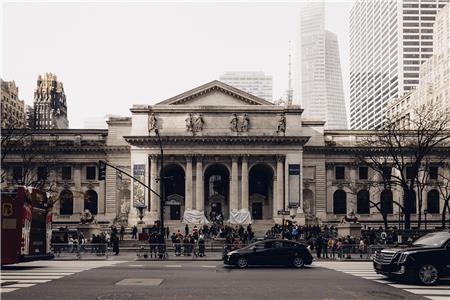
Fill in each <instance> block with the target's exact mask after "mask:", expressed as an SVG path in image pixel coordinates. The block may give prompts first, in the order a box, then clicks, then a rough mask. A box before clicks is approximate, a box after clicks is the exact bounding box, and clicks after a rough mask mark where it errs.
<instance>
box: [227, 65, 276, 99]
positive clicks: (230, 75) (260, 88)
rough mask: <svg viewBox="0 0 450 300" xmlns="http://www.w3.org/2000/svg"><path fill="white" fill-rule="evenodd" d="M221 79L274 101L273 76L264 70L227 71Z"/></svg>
mask: <svg viewBox="0 0 450 300" xmlns="http://www.w3.org/2000/svg"><path fill="white" fill-rule="evenodd" d="M220 81H222V82H223V83H226V84H228V85H231V86H234V87H235V88H238V89H240V90H243V91H244V92H247V93H249V94H252V95H254V96H257V97H259V98H262V99H264V100H267V101H272V76H271V75H266V74H264V72H226V73H225V74H223V75H222V76H220Z"/></svg>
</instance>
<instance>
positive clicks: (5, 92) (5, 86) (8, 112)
mask: <svg viewBox="0 0 450 300" xmlns="http://www.w3.org/2000/svg"><path fill="white" fill-rule="evenodd" d="M0 81H1V90H2V93H1V99H2V100H1V118H2V121H1V122H2V124H1V127H2V128H24V127H26V117H25V103H24V101H23V100H20V99H19V88H18V87H17V86H16V83H15V82H14V81H4V80H3V79H1V80H0Z"/></svg>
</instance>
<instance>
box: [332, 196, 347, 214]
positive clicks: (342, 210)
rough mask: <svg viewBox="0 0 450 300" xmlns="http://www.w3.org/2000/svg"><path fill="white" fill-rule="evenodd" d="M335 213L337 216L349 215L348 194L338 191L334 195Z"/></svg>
mask: <svg viewBox="0 0 450 300" xmlns="http://www.w3.org/2000/svg"><path fill="white" fill-rule="evenodd" d="M333 213H334V214H336V215H340V214H341V215H344V214H347V193H346V192H345V191H343V190H337V191H336V192H334V194H333Z"/></svg>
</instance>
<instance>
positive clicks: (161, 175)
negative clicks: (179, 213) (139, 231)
mask: <svg viewBox="0 0 450 300" xmlns="http://www.w3.org/2000/svg"><path fill="white" fill-rule="evenodd" d="M155 133H156V136H157V137H158V143H159V150H160V151H161V169H160V170H159V180H160V184H161V196H160V197H159V224H160V225H159V227H160V228H159V231H160V233H161V236H163V237H164V204H165V198H166V191H165V190H166V189H165V186H164V173H163V168H164V151H163V147H162V141H161V136H160V135H159V130H158V128H155Z"/></svg>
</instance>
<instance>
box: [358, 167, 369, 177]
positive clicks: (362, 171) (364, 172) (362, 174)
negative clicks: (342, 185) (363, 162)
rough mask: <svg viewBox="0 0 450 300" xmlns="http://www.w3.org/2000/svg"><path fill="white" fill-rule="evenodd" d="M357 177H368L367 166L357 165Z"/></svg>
mask: <svg viewBox="0 0 450 300" xmlns="http://www.w3.org/2000/svg"><path fill="white" fill-rule="evenodd" d="M359 179H369V168H368V167H359Z"/></svg>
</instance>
